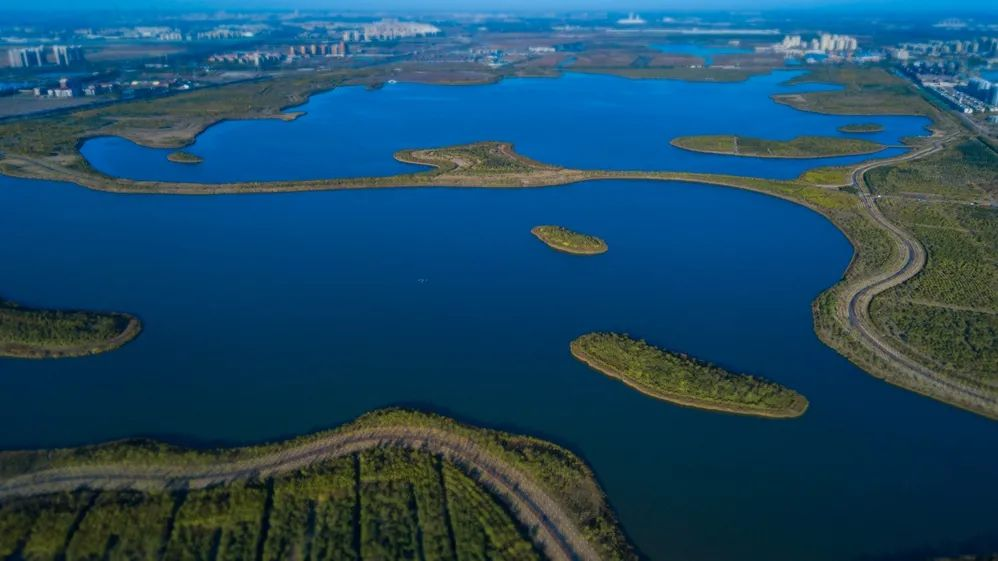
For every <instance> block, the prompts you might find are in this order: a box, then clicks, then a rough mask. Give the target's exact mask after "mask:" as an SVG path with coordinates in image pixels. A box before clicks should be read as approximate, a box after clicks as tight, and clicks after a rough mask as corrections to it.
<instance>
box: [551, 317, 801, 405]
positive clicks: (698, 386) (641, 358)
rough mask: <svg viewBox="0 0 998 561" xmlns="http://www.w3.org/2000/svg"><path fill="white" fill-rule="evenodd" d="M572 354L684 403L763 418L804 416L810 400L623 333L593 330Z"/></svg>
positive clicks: (652, 393) (658, 395)
mask: <svg viewBox="0 0 998 561" xmlns="http://www.w3.org/2000/svg"><path fill="white" fill-rule="evenodd" d="M570 347H571V351H572V356H574V357H575V358H577V359H579V360H580V361H582V362H584V363H586V364H587V365H589V366H590V367H591V368H593V369H594V370H597V371H599V372H601V373H603V374H606V375H607V376H609V377H611V378H615V379H617V380H620V381H621V382H623V383H624V384H626V385H628V386H630V387H631V388H634V389H635V390H637V391H639V392H641V393H643V394H645V395H648V396H651V397H654V398H656V399H661V400H663V401H669V402H671V403H676V404H678V405H683V406H687V407H695V408H697V409H707V410H711V411H723V412H725V413H736V414H739V415H754V416H757V417H770V418H791V417H799V416H801V415H803V414H804V411H805V410H807V406H808V401H807V399H806V398H805V397H804V396H802V395H800V394H799V393H797V392H795V391H793V390H791V389H789V388H786V387H783V386H781V385H779V384H776V383H774V382H769V381H766V380H763V379H761V378H757V377H755V376H749V375H745V374H735V373H732V372H728V371H727V370H724V369H723V368H720V367H717V366H714V365H711V364H708V363H706V362H703V361H700V360H697V359H694V358H691V357H688V356H686V355H684V354H681V353H674V352H669V351H664V350H661V349H658V348H656V347H653V346H651V345H649V344H648V343H645V342H644V341H639V340H635V339H631V338H630V337H628V336H626V335H620V334H617V333H589V334H586V335H583V336H581V337H579V338H578V339H576V340H574V341H572V343H571V346H570Z"/></svg>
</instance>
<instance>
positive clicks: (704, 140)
mask: <svg viewBox="0 0 998 561" xmlns="http://www.w3.org/2000/svg"><path fill="white" fill-rule="evenodd" d="M671 144H672V145H673V146H675V147H677V148H682V149H683V150H689V151H691V152H705V153H708V154H724V155H728V156H751V157H754V158H804V159H810V158H834V157H836V156H856V155H861V154H872V153H874V152H879V151H881V150H883V149H884V148H885V147H884V145H883V144H878V143H876V142H870V141H869V140H861V139H857V138H839V137H836V136H798V137H796V138H793V139H790V140H767V139H764V138H754V137H750V136H732V135H704V136H680V137H678V138H674V139H672V141H671Z"/></svg>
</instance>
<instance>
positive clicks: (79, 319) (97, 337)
mask: <svg viewBox="0 0 998 561" xmlns="http://www.w3.org/2000/svg"><path fill="white" fill-rule="evenodd" d="M141 329H142V327H141V323H140V322H139V320H138V318H136V317H134V316H130V315H128V314H120V313H100V312H87V311H64V310H37V309H32V308H23V307H20V306H17V305H16V304H13V303H11V302H4V301H0V356H6V357H12V358H66V357H77V356H86V355H93V354H98V353H103V352H107V351H112V350H114V349H117V348H118V347H121V346H122V345H124V344H125V343H128V342H129V341H131V340H132V339H134V338H135V337H136V336H138V334H139V332H140V331H141Z"/></svg>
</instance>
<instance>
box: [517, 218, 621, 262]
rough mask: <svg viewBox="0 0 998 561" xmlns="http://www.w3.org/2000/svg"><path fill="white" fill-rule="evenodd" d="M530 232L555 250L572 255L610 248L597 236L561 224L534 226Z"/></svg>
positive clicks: (594, 252) (604, 251)
mask: <svg viewBox="0 0 998 561" xmlns="http://www.w3.org/2000/svg"><path fill="white" fill-rule="evenodd" d="M530 233H531V234H533V235H534V236H535V237H536V238H537V239H539V240H541V241H542V242H544V245H546V246H548V247H550V248H551V249H553V250H555V251H560V252H562V253H569V254H572V255H599V254H601V253H606V252H607V250H608V249H609V248H608V247H607V245H606V242H605V241H603V240H602V239H600V238H597V237H596V236H590V235H587V234H580V233H579V232H573V231H572V230H569V229H567V228H563V227H561V226H547V225H545V226H534V227H533V228H531V229H530Z"/></svg>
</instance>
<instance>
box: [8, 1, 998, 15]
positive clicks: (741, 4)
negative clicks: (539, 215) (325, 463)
mask: <svg viewBox="0 0 998 561" xmlns="http://www.w3.org/2000/svg"><path fill="white" fill-rule="evenodd" d="M265 8H275V9H276V8H285V9H294V8H300V9H324V10H351V11H352V10H357V11H361V10H371V11H373V10H454V11H516V10H530V11H542V10H559V11H574V10H601V11H612V12H627V11H632V10H646V11H649V12H652V11H654V12H662V11H669V10H672V11H707V10H787V11H789V10H801V9H815V8H837V9H855V10H863V11H876V10H878V9H896V8H903V9H905V10H918V11H920V12H927V11H938V12H939V13H968V12H981V13H984V14H988V15H991V14H995V15H998V3H996V2H993V1H991V0H966V1H964V2H961V3H959V4H954V3H952V2H946V1H943V0H866V1H862V0H799V1H797V2H794V4H793V5H791V6H788V5H787V3H786V2H783V1H781V0H753V1H748V0H704V1H701V2H697V3H696V4H695V5H691V4H689V3H687V2H680V1H667V2H662V1H655V0H630V1H627V2H619V1H613V0H503V1H502V2H496V1H494V0H292V1H290V2H277V1H275V0H157V1H154V2H138V1H135V0H35V1H34V2H30V3H18V4H14V3H11V5H10V6H5V7H3V8H0V11H2V10H5V9H14V10H81V9H82V10H108V9H112V10H148V9H164V10H177V9H265Z"/></svg>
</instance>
